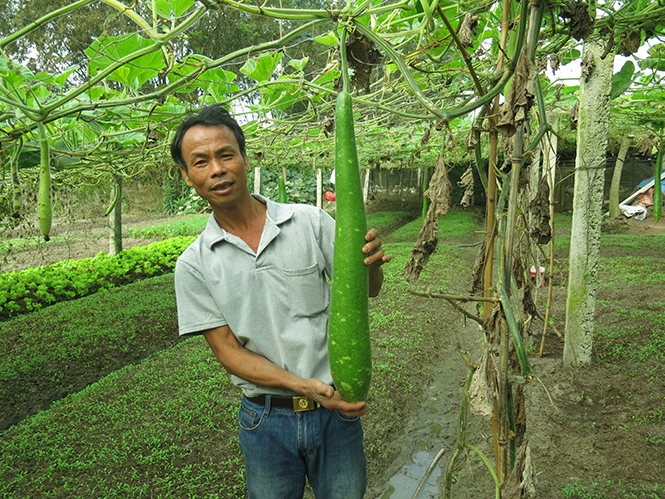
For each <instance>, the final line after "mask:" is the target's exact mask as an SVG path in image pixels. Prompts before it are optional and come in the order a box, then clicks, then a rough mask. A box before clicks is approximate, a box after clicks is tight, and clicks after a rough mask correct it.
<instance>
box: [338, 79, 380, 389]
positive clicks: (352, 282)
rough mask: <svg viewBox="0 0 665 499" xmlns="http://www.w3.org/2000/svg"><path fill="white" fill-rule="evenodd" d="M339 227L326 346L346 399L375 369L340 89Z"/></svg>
mask: <svg viewBox="0 0 665 499" xmlns="http://www.w3.org/2000/svg"><path fill="white" fill-rule="evenodd" d="M335 177H336V182H335V190H336V202H337V212H336V228H335V251H334V257H333V276H332V291H331V297H330V320H329V325H328V351H329V357H330V370H331V372H332V376H333V381H334V383H335V387H336V388H337V390H338V391H339V393H340V395H341V396H342V398H343V399H344V400H346V401H347V402H358V401H361V400H366V399H367V394H368V392H369V384H370V379H371V371H372V356H371V347H370V340H369V312H368V290H369V275H368V269H367V266H366V265H365V263H364V259H365V256H366V255H365V254H364V253H363V252H362V248H363V246H364V244H365V234H366V233H367V219H366V217H365V203H364V201H363V194H362V187H361V185H360V173H359V170H358V155H357V153H356V139H355V134H354V130H353V109H352V102H351V95H350V94H349V93H347V92H344V91H343V92H340V94H339V95H338V97H337V107H336V111H335Z"/></svg>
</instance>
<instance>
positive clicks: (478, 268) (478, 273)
mask: <svg viewBox="0 0 665 499" xmlns="http://www.w3.org/2000/svg"><path fill="white" fill-rule="evenodd" d="M486 251H487V238H485V239H483V244H481V246H480V249H479V250H478V254H477V255H476V263H475V264H474V266H473V271H472V272H471V276H472V281H471V294H472V295H475V294H476V293H481V292H483V291H484V289H485V252H486Z"/></svg>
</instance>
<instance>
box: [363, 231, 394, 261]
mask: <svg viewBox="0 0 665 499" xmlns="http://www.w3.org/2000/svg"><path fill="white" fill-rule="evenodd" d="M378 235H379V233H378V231H377V230H376V229H370V230H369V231H368V232H367V234H365V241H367V243H366V244H365V246H363V253H365V254H366V255H367V257H366V258H365V265H367V266H370V267H380V266H381V265H383V264H384V263H388V262H389V261H390V255H386V254H385V253H384V252H383V249H382V248H381V240H380V239H378V238H377V236H378Z"/></svg>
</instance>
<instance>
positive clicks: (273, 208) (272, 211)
mask: <svg viewBox="0 0 665 499" xmlns="http://www.w3.org/2000/svg"><path fill="white" fill-rule="evenodd" d="M252 197H254V199H257V200H258V201H260V202H262V203H263V204H265V205H266V225H268V224H269V223H271V224H274V225H281V224H282V223H284V222H286V221H287V220H289V219H290V218H291V217H292V216H293V213H294V211H295V210H294V209H293V206H292V205H289V204H281V203H276V202H274V201H272V200H271V199H268V198H266V197H265V196H262V195H261V194H252ZM264 230H265V229H264ZM229 235H230V234H229V233H228V232H227V231H225V230H224V229H222V228H221V227H220V226H219V224H218V223H217V220H216V219H215V214H214V213H211V214H210V218H208V223H207V224H206V228H205V230H204V231H203V233H202V234H201V238H202V239H203V242H204V244H205V245H206V246H207V247H208V248H209V249H212V247H213V246H214V245H215V244H216V243H218V242H220V241H225V240H226V239H228V236H229Z"/></svg>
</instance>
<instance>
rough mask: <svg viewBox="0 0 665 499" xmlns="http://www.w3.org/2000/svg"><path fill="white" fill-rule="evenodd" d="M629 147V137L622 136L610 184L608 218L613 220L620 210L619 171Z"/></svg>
mask: <svg viewBox="0 0 665 499" xmlns="http://www.w3.org/2000/svg"><path fill="white" fill-rule="evenodd" d="M629 147H630V137H628V136H624V138H623V140H622V141H621V148H620V149H619V155H618V156H617V161H616V163H615V164H614V173H613V174H612V185H611V186H610V220H614V219H615V218H617V217H618V216H619V215H621V210H620V209H619V187H620V185H621V172H622V171H623V164H624V163H625V161H626V155H627V154H628V148H629Z"/></svg>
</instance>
